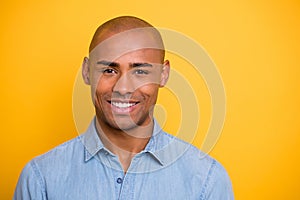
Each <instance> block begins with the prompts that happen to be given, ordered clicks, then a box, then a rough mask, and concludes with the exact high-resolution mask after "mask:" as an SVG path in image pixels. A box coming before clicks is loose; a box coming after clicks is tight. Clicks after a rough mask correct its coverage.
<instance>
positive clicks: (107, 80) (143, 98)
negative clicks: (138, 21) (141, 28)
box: [90, 36, 169, 131]
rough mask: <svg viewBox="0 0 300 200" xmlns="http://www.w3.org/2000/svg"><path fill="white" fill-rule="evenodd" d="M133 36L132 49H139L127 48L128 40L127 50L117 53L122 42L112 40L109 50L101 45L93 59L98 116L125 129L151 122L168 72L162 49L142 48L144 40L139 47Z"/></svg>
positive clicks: (92, 75) (101, 119)
mask: <svg viewBox="0 0 300 200" xmlns="http://www.w3.org/2000/svg"><path fill="white" fill-rule="evenodd" d="M133 38H135V43H134V46H135V48H133V49H138V50H133V51H130V48H129V51H128V43H126V53H124V54H123V55H117V54H115V53H114V52H118V54H119V52H120V48H122V44H120V43H115V42H113V43H110V45H109V47H107V46H106V48H105V50H107V51H106V53H104V52H105V51H104V50H103V47H102V48H101V49H100V50H99V51H95V52H94V55H93V58H91V59H90V70H91V71H90V76H91V78H92V83H91V85H92V93H94V94H93V100H94V104H95V109H96V115H97V118H98V120H100V123H102V124H105V125H108V126H109V127H112V128H115V129H122V130H124V131H125V130H129V129H132V128H134V127H136V126H144V125H147V124H148V123H149V122H150V120H151V116H152V114H153V109H154V105H155V103H156V100H157V95H158V90H159V87H161V86H163V85H164V84H165V82H166V80H164V79H167V77H168V73H169V69H168V67H169V66H168V63H167V64H166V62H165V63H162V54H161V51H160V50H157V49H151V48H150V49H149V48H146V49H145V48H142V45H143V42H141V46H140V47H139V48H136V47H137V44H138V43H139V39H136V37H134V36H133ZM126 39H127V41H128V36H127V37H126ZM120 45H121V46H120ZM124 52H125V51H124ZM166 68H167V69H166Z"/></svg>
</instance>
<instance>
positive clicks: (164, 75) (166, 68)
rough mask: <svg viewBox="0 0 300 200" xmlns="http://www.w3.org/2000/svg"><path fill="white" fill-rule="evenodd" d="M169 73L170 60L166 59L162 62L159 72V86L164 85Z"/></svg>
mask: <svg viewBox="0 0 300 200" xmlns="http://www.w3.org/2000/svg"><path fill="white" fill-rule="evenodd" d="M169 74H170V62H169V61H168V60H166V61H165V62H164V64H163V68H162V72H161V79H160V84H159V86H160V87H164V86H165V85H166V83H167V81H168V79H169Z"/></svg>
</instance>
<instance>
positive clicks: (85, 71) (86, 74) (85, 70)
mask: <svg viewBox="0 0 300 200" xmlns="http://www.w3.org/2000/svg"><path fill="white" fill-rule="evenodd" d="M82 78H83V80H84V82H85V84H87V85H90V84H91V83H90V67H89V59H88V57H84V59H83V63H82Z"/></svg>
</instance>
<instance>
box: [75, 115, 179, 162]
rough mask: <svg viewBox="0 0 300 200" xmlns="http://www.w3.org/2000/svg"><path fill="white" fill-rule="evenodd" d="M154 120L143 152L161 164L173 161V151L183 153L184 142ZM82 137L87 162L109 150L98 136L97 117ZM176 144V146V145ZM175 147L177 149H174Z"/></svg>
mask: <svg viewBox="0 0 300 200" xmlns="http://www.w3.org/2000/svg"><path fill="white" fill-rule="evenodd" d="M153 122H154V123H153V124H154V126H153V133H152V136H151V138H150V140H149V142H148V144H147V145H146V147H145V149H144V150H143V151H142V152H141V153H145V152H146V153H150V154H151V155H152V157H153V159H155V160H156V161H157V162H159V164H160V165H165V164H168V163H170V162H172V161H173V159H175V158H174V155H173V156H172V152H174V150H175V154H176V155H177V156H178V153H180V154H182V152H181V150H182V148H181V147H182V142H181V143H179V144H178V139H176V138H175V137H173V136H171V135H169V134H167V133H165V132H164V131H163V130H162V129H161V127H160V126H159V124H158V122H157V121H156V120H155V119H154V120H153ZM81 139H82V142H83V145H84V146H85V161H86V162H87V161H89V160H90V159H91V158H92V157H94V156H95V155H96V154H97V153H98V152H99V151H100V150H101V149H105V150H106V151H108V150H107V149H106V148H105V147H104V145H103V143H102V141H101V140H100V138H99V136H98V133H97V129H96V117H94V119H93V120H92V122H91V123H90V125H89V127H88V129H87V131H86V132H85V133H84V134H83V135H82V138H81ZM174 141H175V143H174ZM174 144H175V145H176V146H174ZM178 145H179V146H178ZM174 147H175V148H176V149H174ZM177 147H179V150H180V152H177V151H178V149H177ZM170 148H171V149H170ZM170 150H171V152H170ZM176 152H177V153H176ZM170 153H171V156H170ZM176 155H175V156H176ZM170 159H171V160H170Z"/></svg>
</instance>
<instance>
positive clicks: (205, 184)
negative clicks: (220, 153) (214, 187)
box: [200, 160, 217, 200]
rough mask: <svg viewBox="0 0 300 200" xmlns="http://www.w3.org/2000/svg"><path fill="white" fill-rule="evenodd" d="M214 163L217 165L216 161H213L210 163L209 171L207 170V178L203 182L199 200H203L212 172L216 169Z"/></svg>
mask: <svg viewBox="0 0 300 200" xmlns="http://www.w3.org/2000/svg"><path fill="white" fill-rule="evenodd" d="M216 163H217V162H216V160H213V162H212V164H211V166H210V169H209V171H208V174H207V178H206V180H205V182H204V185H203V189H202V191H201V194H200V200H205V194H206V192H207V188H208V186H209V182H210V180H211V176H212V174H213V170H214V169H215V167H216Z"/></svg>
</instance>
